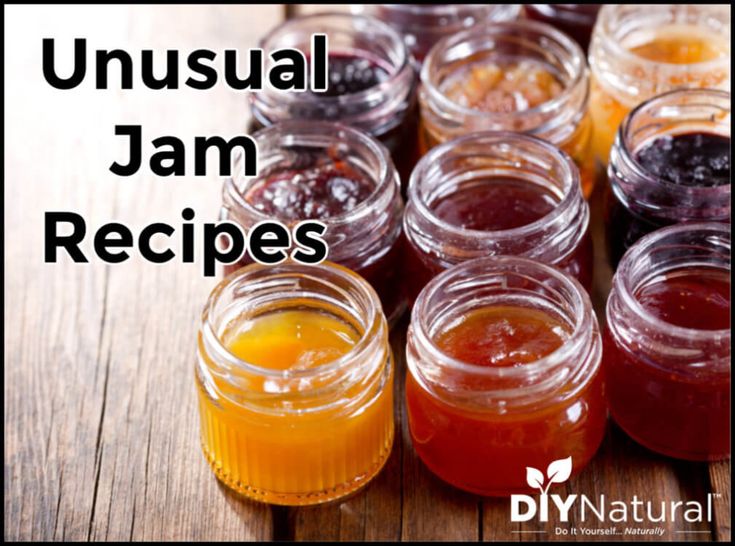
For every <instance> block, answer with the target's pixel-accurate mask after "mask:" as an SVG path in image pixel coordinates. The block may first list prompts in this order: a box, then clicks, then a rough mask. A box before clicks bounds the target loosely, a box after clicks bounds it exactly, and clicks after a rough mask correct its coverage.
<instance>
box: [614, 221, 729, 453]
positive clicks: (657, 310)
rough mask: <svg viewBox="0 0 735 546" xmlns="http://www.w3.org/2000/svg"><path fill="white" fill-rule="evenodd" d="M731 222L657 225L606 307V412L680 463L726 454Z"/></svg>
mask: <svg viewBox="0 0 735 546" xmlns="http://www.w3.org/2000/svg"><path fill="white" fill-rule="evenodd" d="M730 244H731V243H730V226H729V225H726V224H719V223H704V224H690V225H677V226H670V227H667V228H663V229H661V230H658V231H656V232H654V233H651V234H649V235H647V236H645V237H644V238H643V239H641V240H640V241H638V243H636V244H635V245H634V246H633V247H632V248H631V249H630V250H629V251H628V252H627V253H626V255H625V257H624V258H623V259H622V261H621V262H620V266H619V267H618V270H617V272H616V273H615V277H614V279H613V287H612V291H611V292H610V297H609V299H608V302H607V329H606V332H605V336H604V355H605V361H604V363H603V365H604V369H605V374H606V382H607V396H608V399H609V404H610V412H611V414H612V417H613V418H614V419H615V421H616V422H617V423H618V425H620V427H621V428H622V429H623V430H624V431H625V432H626V433H627V434H629V435H630V436H631V437H632V438H633V439H634V440H636V441H637V442H638V443H640V444H642V445H644V446H645V447H647V448H649V449H652V450H654V451H656V452H658V453H663V454H664V455H668V456H671V457H677V458H680V459H688V460H696V461H706V460H716V459H723V458H727V457H728V456H729V454H730V341H731V340H730Z"/></svg>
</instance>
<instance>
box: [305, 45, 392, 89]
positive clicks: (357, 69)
mask: <svg viewBox="0 0 735 546" xmlns="http://www.w3.org/2000/svg"><path fill="white" fill-rule="evenodd" d="M389 78H390V74H389V73H388V71H387V70H386V69H385V68H384V67H382V66H380V65H379V64H378V63H377V62H375V61H373V60H372V59H369V58H367V57H361V56H358V55H352V54H347V53H332V54H331V55H330V56H329V84H328V86H327V90H326V91H323V92H317V93H315V94H316V95H321V96H326V97H339V96H342V95H347V94H352V93H359V92H361V91H365V90H366V89H370V88H371V87H374V86H376V85H379V84H381V83H383V82H385V81H387V80H388V79H389Z"/></svg>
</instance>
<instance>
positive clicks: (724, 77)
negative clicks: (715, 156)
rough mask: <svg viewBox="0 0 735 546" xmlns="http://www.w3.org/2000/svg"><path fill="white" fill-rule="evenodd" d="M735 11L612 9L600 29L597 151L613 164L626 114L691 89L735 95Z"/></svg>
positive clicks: (595, 35) (593, 104)
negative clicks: (733, 35) (734, 73)
mask: <svg viewBox="0 0 735 546" xmlns="http://www.w3.org/2000/svg"><path fill="white" fill-rule="evenodd" d="M730 18H731V14H730V6H726V5H721V6H717V5H710V4H655V5H653V4H606V5H605V6H603V7H602V9H600V13H599V14H598V17H597V23H596V24H595V28H594V30H593V32H592V41H591V43H590V53H589V62H590V69H591V72H592V78H591V87H590V113H591V114H592V119H593V125H594V135H593V150H594V153H595V155H596V157H597V159H598V160H599V161H600V163H602V164H605V165H607V162H608V158H609V155H610V148H611V147H612V144H613V141H614V140H615V134H616V132H617V130H618V127H620V124H621V123H622V121H623V118H625V116H626V114H627V113H628V112H630V111H631V109H633V108H635V107H636V106H637V105H639V104H640V103H642V102H643V101H645V100H647V99H650V98H651V97H654V96H656V95H660V94H661V93H665V92H667V91H672V90H674V89H683V88H699V89H721V90H724V91H729V90H730V64H731V61H730Z"/></svg>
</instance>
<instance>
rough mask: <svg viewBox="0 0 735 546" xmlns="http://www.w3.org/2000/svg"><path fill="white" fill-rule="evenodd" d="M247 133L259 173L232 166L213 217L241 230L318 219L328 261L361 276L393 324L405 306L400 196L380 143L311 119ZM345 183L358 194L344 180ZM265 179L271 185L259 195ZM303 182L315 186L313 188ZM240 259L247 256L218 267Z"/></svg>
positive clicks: (244, 261)
mask: <svg viewBox="0 0 735 546" xmlns="http://www.w3.org/2000/svg"><path fill="white" fill-rule="evenodd" d="M253 138H254V139H255V142H256V144H257V145H258V165H259V170H260V173H259V175H258V176H256V177H245V176H243V175H242V169H239V168H237V167H236V168H235V169H234V171H233V172H235V173H238V174H237V175H236V176H234V177H232V178H229V179H227V180H226V181H225V184H224V188H223V195H222V202H223V204H222V211H221V214H220V219H222V220H231V221H233V222H235V223H237V224H239V225H240V226H241V227H243V228H244V229H245V230H249V229H250V228H251V227H253V226H254V225H255V224H257V223H258V222H262V221H265V220H279V221H281V222H284V223H286V224H287V225H289V226H294V225H296V224H297V223H298V222H299V221H301V220H307V219H310V220H320V221H321V222H323V223H324V224H325V225H326V226H327V231H326V233H325V234H324V237H323V238H324V240H325V241H326V242H327V244H328V245H329V255H328V259H329V260H331V261H333V262H337V263H339V264H341V265H344V266H345V267H348V268H350V269H352V270H354V271H356V272H357V273H358V274H359V275H362V276H363V277H364V278H365V279H366V280H367V281H368V282H369V283H370V284H371V285H372V286H373V287H374V288H375V290H376V291H377V292H378V294H379V295H380V298H381V301H382V302H383V309H384V310H385V313H386V315H387V316H388V317H389V319H390V321H391V323H393V322H394V321H395V320H396V319H397V318H398V317H399V316H400V315H401V313H402V312H403V311H404V309H405V297H404V295H403V293H402V289H401V282H400V280H401V271H400V262H401V260H400V256H401V246H402V237H401V221H402V216H403V200H402V199H401V194H400V188H399V182H398V175H397V173H396V170H395V167H394V166H393V162H392V161H391V159H390V155H389V154H388V152H387V150H386V149H385V147H383V146H382V145H381V144H380V143H379V142H377V141H376V140H374V139H372V138H370V136H368V135H366V134H365V133H363V132H361V131H357V130H356V129H353V128H350V127H346V126H343V125H338V124H335V123H327V122H316V121H310V122H304V121H291V122H283V123H279V124H277V125H273V126H271V127H268V128H265V129H262V130H260V131H258V132H257V133H255V134H254V135H253ZM350 177H352V178H351V179H350ZM333 181H334V182H335V184H332V182H333ZM353 181H354V182H355V184H357V183H359V184H362V185H363V186H364V188H365V191H360V187H356V186H355V185H349V184H348V183H350V182H353ZM271 183H273V184H275V185H274V186H272V187H273V188H275V189H274V190H272V191H270V192H268V191H266V192H264V191H263V190H264V189H265V190H268V188H269V185H270V184H271ZM309 184H314V185H315V186H314V188H313V193H311V192H312V190H310V189H309V187H310V186H309ZM325 186H326V188H325ZM349 192H352V193H349ZM247 263H250V258H249V255H248V254H246V255H245V256H244V257H243V259H242V261H241V262H240V263H239V264H233V265H231V266H228V267H226V268H225V271H226V272H229V271H233V270H234V269H237V268H238V267H239V266H241V265H244V264H247Z"/></svg>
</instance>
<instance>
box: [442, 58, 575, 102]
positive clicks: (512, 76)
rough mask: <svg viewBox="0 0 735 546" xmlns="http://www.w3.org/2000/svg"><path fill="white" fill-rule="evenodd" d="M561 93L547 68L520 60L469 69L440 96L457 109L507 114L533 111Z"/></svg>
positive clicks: (561, 89) (453, 80)
mask: <svg viewBox="0 0 735 546" xmlns="http://www.w3.org/2000/svg"><path fill="white" fill-rule="evenodd" d="M563 89H564V86H563V85H562V82H561V81H560V80H559V78H558V77H557V76H556V75H555V74H554V73H553V72H552V71H551V70H549V68H547V67H546V66H545V65H543V64H542V63H539V62H537V61H533V60H529V59H523V60H521V61H512V60H508V61H499V62H483V63H475V64H473V65H470V66H468V67H467V68H464V69H462V70H459V71H458V73H457V74H456V75H454V76H453V77H451V78H450V79H449V80H448V81H447V82H446V84H445V86H444V94H445V95H446V96H447V97H449V98H450V99H451V100H452V101H454V102H456V103H457V104H459V105H460V106H464V107H467V108H472V109H474V110H479V111H481V112H489V113H509V112H522V111H524V110H528V109H530V108H535V107H536V106H539V105H540V104H543V103H545V102H548V101H550V100H551V99H553V98H554V97H556V96H557V95H559V94H560V93H561V92H562V91H563Z"/></svg>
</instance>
